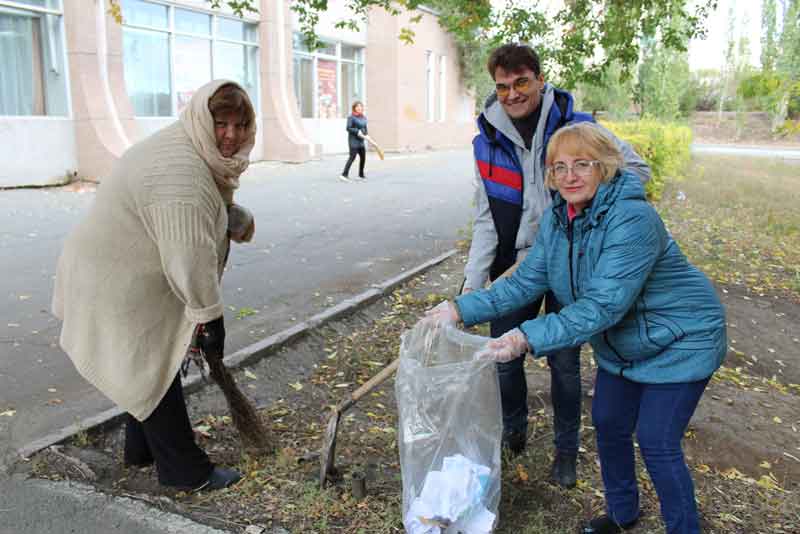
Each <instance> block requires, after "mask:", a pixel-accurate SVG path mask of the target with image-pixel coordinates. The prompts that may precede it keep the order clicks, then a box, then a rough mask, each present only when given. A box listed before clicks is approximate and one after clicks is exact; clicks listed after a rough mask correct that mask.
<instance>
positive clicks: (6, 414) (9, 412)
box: [0, 410, 17, 417]
mask: <svg viewBox="0 0 800 534" xmlns="http://www.w3.org/2000/svg"><path fill="white" fill-rule="evenodd" d="M16 413H17V410H6V411H4V412H0V417H14V415H15V414H16Z"/></svg>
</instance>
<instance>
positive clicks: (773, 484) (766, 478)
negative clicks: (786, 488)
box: [756, 473, 783, 491]
mask: <svg viewBox="0 0 800 534" xmlns="http://www.w3.org/2000/svg"><path fill="white" fill-rule="evenodd" d="M756 484H758V485H759V486H761V487H762V488H764V489H768V490H776V491H783V488H782V487H780V485H779V484H778V481H777V480H776V479H775V477H774V476H773V475H772V473H770V474H769V475H763V476H762V477H761V478H759V479H758V482H756Z"/></svg>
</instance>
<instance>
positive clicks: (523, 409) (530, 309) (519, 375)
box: [490, 293, 581, 454]
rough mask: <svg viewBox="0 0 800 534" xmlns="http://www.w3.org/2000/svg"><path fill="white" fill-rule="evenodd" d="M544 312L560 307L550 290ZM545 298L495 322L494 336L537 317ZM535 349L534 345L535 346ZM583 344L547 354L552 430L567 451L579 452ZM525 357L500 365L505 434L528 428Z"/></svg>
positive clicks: (492, 324)
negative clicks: (581, 346)
mask: <svg viewBox="0 0 800 534" xmlns="http://www.w3.org/2000/svg"><path fill="white" fill-rule="evenodd" d="M544 300H545V311H546V312H547V313H556V312H558V311H559V310H560V309H561V306H560V305H559V304H558V301H557V300H556V299H555V297H554V296H553V295H552V294H551V293H547V295H546V297H545V299H544ZM541 306H542V299H539V300H537V301H536V302H534V303H532V304H531V305H529V306H527V307H525V308H522V309H520V310H517V311H516V312H514V313H511V314H509V315H506V316H503V317H501V318H500V319H498V320H496V321H493V322H492V323H491V325H490V331H491V336H492V337H500V336H501V335H502V334H504V333H506V332H508V331H509V330H511V329H513V328H516V327H518V326H519V325H521V324H522V323H523V322H525V321H528V320H530V319H534V318H536V316H537V315H538V314H539V309H540V308H541ZM534 349H535V347H534ZM580 352H581V349H580V347H575V348H568V349H564V350H561V351H558V352H556V353H554V354H550V355H548V356H547V363H548V364H549V365H550V399H551V402H552V404H553V430H554V433H555V439H554V443H555V446H556V449H557V450H559V451H561V452H565V453H568V454H577V453H578V430H579V428H580V423H581V374H580V369H581V368H580ZM524 363H525V358H517V359H515V360H512V361H510V362H506V363H498V364H497V376H498V379H499V380H500V399H501V401H502V406H503V435H504V436H508V435H510V434H516V433H522V434H523V435H524V434H525V433H526V432H527V430H528V384H527V382H526V380H525V371H524V367H523V366H524Z"/></svg>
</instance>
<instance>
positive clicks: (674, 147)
mask: <svg viewBox="0 0 800 534" xmlns="http://www.w3.org/2000/svg"><path fill="white" fill-rule="evenodd" d="M603 126H605V127H606V128H608V129H609V130H611V131H612V132H613V133H614V135H616V136H617V137H619V138H620V139H622V140H623V141H626V142H628V143H629V144H630V145H631V146H632V147H633V149H634V150H635V151H636V152H637V153H638V154H639V155H640V156H642V158H644V160H645V161H646V162H647V164H648V165H650V170H651V172H652V178H651V179H650V181H648V182H647V184H646V186H645V190H646V192H647V198H649V199H650V200H658V199H659V198H661V192H662V191H663V190H664V184H665V183H666V182H667V180H680V179H682V178H684V172H685V171H686V167H687V165H688V163H689V160H690V158H691V156H690V153H689V145H691V143H692V131H691V130H690V129H689V127H688V126H683V125H680V124H675V123H669V122H663V121H658V120H655V119H642V120H638V121H628V122H604V123H603Z"/></svg>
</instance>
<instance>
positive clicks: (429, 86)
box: [425, 50, 436, 122]
mask: <svg viewBox="0 0 800 534" xmlns="http://www.w3.org/2000/svg"><path fill="white" fill-rule="evenodd" d="M425 55H426V58H425V117H426V118H427V119H428V122H433V121H434V120H435V118H436V116H435V115H434V102H435V95H436V93H435V90H434V89H435V88H434V76H435V73H434V70H435V68H436V56H435V55H434V54H433V52H431V51H430V50H428V51H427V52H425Z"/></svg>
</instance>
